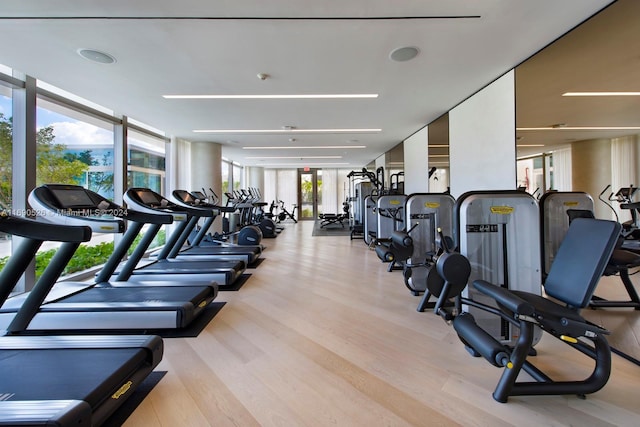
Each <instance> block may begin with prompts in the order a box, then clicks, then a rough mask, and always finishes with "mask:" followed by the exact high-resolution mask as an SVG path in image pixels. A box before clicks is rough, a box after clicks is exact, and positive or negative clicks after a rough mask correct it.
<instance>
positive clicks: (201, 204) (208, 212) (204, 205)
mask: <svg viewBox="0 0 640 427" xmlns="http://www.w3.org/2000/svg"><path fill="white" fill-rule="evenodd" d="M181 191H184V192H185V193H187V194H189V195H190V196H191V197H193V199H194V200H198V202H197V204H196V203H193V204H191V203H189V202H187V201H185V200H183V199H181V197H180V196H179V193H180V192H181ZM171 195H172V197H173V198H174V200H175V202H176V204H177V205H179V206H183V207H185V208H186V209H189V210H190V211H191V210H194V209H195V210H198V211H202V213H204V214H205V215H196V216H199V217H209V216H213V217H215V216H218V215H219V214H220V209H219V206H217V205H214V204H212V203H208V202H205V201H201V200H200V199H199V198H197V197H195V196H193V195H192V194H191V193H189V192H188V191H185V190H173V192H172V194H171Z"/></svg>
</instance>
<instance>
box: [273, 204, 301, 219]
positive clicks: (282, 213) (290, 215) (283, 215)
mask: <svg viewBox="0 0 640 427" xmlns="http://www.w3.org/2000/svg"><path fill="white" fill-rule="evenodd" d="M278 203H279V204H280V207H279V208H278V211H279V212H278V222H283V221H284V220H286V219H287V218H291V219H292V220H293V222H295V223H297V222H298V220H297V219H296V209H297V208H298V205H293V209H292V210H291V212H289V211H288V210H287V208H285V207H284V202H283V201H282V200H278Z"/></svg>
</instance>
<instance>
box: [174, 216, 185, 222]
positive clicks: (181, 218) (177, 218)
mask: <svg viewBox="0 0 640 427" xmlns="http://www.w3.org/2000/svg"><path fill="white" fill-rule="evenodd" d="M173 218H174V219H175V220H176V221H186V220H187V216H186V215H175V216H174V217H173Z"/></svg>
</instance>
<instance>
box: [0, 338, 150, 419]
mask: <svg viewBox="0 0 640 427" xmlns="http://www.w3.org/2000/svg"><path fill="white" fill-rule="evenodd" d="M147 356H148V352H147V351H146V350H144V349H140V348H124V349H122V348H116V349H114V348H109V349H90V350H87V349H50V350H41V349H38V350H1V351H0V360H1V361H2V363H0V378H2V380H1V383H0V395H4V396H10V397H9V398H8V399H6V400H9V401H11V400H51V399H75V400H84V401H86V402H87V403H89V404H90V405H91V407H93V408H95V407H96V406H97V405H98V404H100V403H102V402H101V401H102V400H103V399H104V398H105V397H109V398H113V396H112V394H113V393H114V391H115V390H117V389H119V388H120V386H121V385H122V381H123V380H128V376H129V375H131V373H133V372H134V371H136V370H137V369H138V368H139V366H140V365H141V364H143V363H144V360H145V359H146V358H147ZM22 373H25V374H26V373H28V376H27V375H23V374H22ZM114 387H115V390H114ZM135 387H137V384H132V385H131V389H132V390H133V389H135Z"/></svg>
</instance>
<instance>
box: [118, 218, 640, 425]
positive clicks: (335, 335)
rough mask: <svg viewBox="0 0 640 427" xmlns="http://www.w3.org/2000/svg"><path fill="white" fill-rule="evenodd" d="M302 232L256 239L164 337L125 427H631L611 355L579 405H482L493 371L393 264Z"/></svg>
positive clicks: (308, 226) (580, 366)
mask: <svg viewBox="0 0 640 427" xmlns="http://www.w3.org/2000/svg"><path fill="white" fill-rule="evenodd" d="M312 227H313V224H312V223H311V222H305V223H299V224H287V226H286V230H285V231H284V232H283V233H282V234H281V235H280V236H279V237H278V238H277V239H268V240H265V243H266V245H268V249H267V250H266V251H265V252H264V254H263V257H264V258H266V259H265V261H264V262H263V263H262V265H260V266H259V267H258V268H257V269H255V270H250V271H251V272H252V273H253V274H252V276H251V277H250V278H249V280H248V281H247V283H246V284H245V285H244V286H243V287H242V288H241V289H240V290H239V291H238V292H221V293H220V296H219V297H218V300H219V301H226V302H227V304H226V305H225V306H224V308H223V309H222V310H221V312H220V313H219V314H218V315H217V316H216V317H215V318H214V319H213V320H212V322H211V323H210V324H209V325H208V326H207V328H206V329H205V330H204V331H203V332H202V333H201V334H200V336H198V337H197V338H180V339H166V340H165V355H164V359H163V361H162V362H161V364H160V366H159V367H158V370H164V371H167V374H166V375H165V376H164V378H163V379H162V380H161V381H160V383H159V384H158V385H156V387H155V388H154V389H153V390H152V391H151V393H150V394H149V395H148V397H147V398H146V399H145V400H144V401H143V402H142V403H141V404H140V406H139V407H138V408H137V410H136V411H135V412H134V413H133V414H132V415H131V417H130V418H129V419H128V421H127V422H126V424H125V425H126V426H190V427H195V426H242V427H245V426H328V425H339V426H410V425H412V426H437V425H446V426H451V425H463V426H508V425H517V426H552V425H553V426H560V425H567V426H569V425H575V426H637V425H640V367H638V366H636V365H633V364H631V363H629V362H627V361H625V360H623V359H621V358H619V357H617V356H614V361H613V372H612V375H611V379H610V380H609V382H608V384H607V385H606V386H605V388H604V389H603V390H601V391H599V392H598V393H595V394H592V395H589V396H588V397H587V399H586V400H581V399H579V398H577V397H576V396H544V397H526V396H525V397H512V398H510V399H509V403H507V404H500V403H497V402H495V401H494V400H493V398H492V397H491V393H492V392H493V388H494V387H495V384H496V382H497V380H498V378H499V376H500V373H501V370H500V369H498V368H495V367H493V366H491V365H489V364H488V363H487V362H486V361H484V359H478V358H472V357H471V356H470V355H469V354H468V353H467V352H466V351H465V350H464V347H463V345H462V344H461V343H460V341H459V340H458V338H457V337H456V335H455V333H454V331H453V329H452V328H451V327H450V326H449V325H447V324H446V323H445V322H444V321H443V320H442V319H441V318H440V317H438V316H436V315H434V314H433V313H418V312H416V306H417V304H418V301H419V298H418V297H415V296H412V295H411V294H410V293H409V291H408V290H407V289H406V288H405V286H404V284H403V283H402V277H401V274H400V272H397V271H396V272H392V273H388V272H387V271H386V265H385V264H382V263H381V262H380V261H379V260H378V259H377V257H376V255H375V253H374V252H373V251H370V250H368V249H367V247H366V246H365V244H364V243H363V242H362V240H353V241H351V240H349V237H344V236H340V237H333V236H332V237H312V236H311V232H312ZM634 280H637V279H635V278H634ZM625 311H626V312H627V314H624V315H621V316H622V318H623V320H619V319H620V318H618V320H616V322H618V323H625V322H626V324H625V325H624V327H619V328H618V327H616V333H615V334H616V335H621V334H625V337H624V338H622V337H620V336H617V337H616V338H615V339H616V340H621V341H624V342H625V343H626V344H627V345H629V346H630V348H631V349H635V351H636V352H637V351H638V348H640V344H638V337H639V336H640V326H639V324H638V320H637V319H638V317H639V316H640V312H637V311H636V312H635V313H631V314H630V315H629V313H628V312H629V310H628V309H627V310H625ZM618 329H620V330H621V331H622V332H621V331H619V330H618ZM612 338H613V337H612ZM536 348H537V349H538V353H539V355H538V356H537V358H536V359H537V364H538V365H540V366H543V367H544V369H546V370H547V371H548V372H552V373H553V375H557V378H558V379H560V378H566V377H570V378H572V379H581V378H584V377H585V376H586V375H588V373H589V372H590V369H591V367H592V365H591V363H590V361H588V360H585V359H584V358H583V357H582V356H581V355H579V354H577V352H575V351H572V350H571V349H570V348H569V347H568V346H566V345H563V344H562V343H559V342H557V341H556V340H555V339H553V338H549V337H543V339H542V341H541V342H540V343H539V344H538V345H537V346H536ZM637 356H638V354H637V353H636V357H637Z"/></svg>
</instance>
